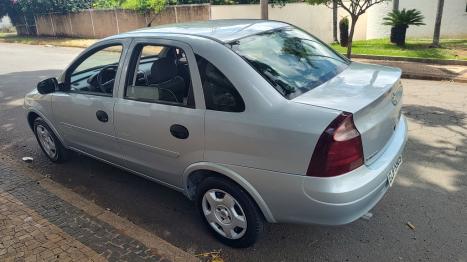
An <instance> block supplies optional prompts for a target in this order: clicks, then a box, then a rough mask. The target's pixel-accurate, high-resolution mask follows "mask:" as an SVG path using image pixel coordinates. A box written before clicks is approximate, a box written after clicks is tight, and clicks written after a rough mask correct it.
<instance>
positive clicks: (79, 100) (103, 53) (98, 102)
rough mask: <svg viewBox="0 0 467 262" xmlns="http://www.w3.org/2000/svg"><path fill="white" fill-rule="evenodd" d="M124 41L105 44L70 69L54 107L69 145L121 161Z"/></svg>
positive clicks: (54, 99)
mask: <svg viewBox="0 0 467 262" xmlns="http://www.w3.org/2000/svg"><path fill="white" fill-rule="evenodd" d="M124 44H125V43H123V42H118V41H117V42H115V41H113V42H110V43H104V44H102V45H100V46H98V47H95V48H93V49H91V50H89V51H87V52H85V53H84V54H83V55H81V56H80V57H79V58H78V59H77V60H76V61H75V62H74V63H72V65H71V66H70V67H69V69H68V70H67V71H66V73H65V75H64V79H63V87H62V88H61V89H62V91H60V92H56V93H54V95H53V98H52V110H53V115H54V118H55V121H56V122H57V123H58V129H59V131H60V133H61V134H62V136H63V137H64V140H65V143H66V144H67V146H70V147H72V148H74V149H77V150H80V151H83V152H85V153H89V154H91V155H93V156H96V157H99V158H101V159H104V160H107V161H111V162H114V163H118V160H119V159H121V158H122V156H121V150H120V148H119V146H118V145H117V143H116V138H115V129H114V111H113V110H114V105H115V100H116V98H115V96H116V93H117V92H116V91H117V88H116V87H117V85H115V83H117V82H118V81H116V80H118V77H119V75H120V71H121V66H120V65H121V64H122V63H123V61H122V60H123V59H122V57H123V55H122V53H123V50H124Z"/></svg>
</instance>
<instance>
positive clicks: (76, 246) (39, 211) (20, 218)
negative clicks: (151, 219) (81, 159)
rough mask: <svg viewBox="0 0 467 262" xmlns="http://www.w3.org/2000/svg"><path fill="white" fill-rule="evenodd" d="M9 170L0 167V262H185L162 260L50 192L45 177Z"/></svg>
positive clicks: (139, 244)
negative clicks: (45, 184) (44, 183)
mask: <svg viewBox="0 0 467 262" xmlns="http://www.w3.org/2000/svg"><path fill="white" fill-rule="evenodd" d="M2 159H3V160H5V157H2ZM6 166H10V165H8V164H7V165H5V164H4V165H2V166H0V261H22V260H24V261H107V260H109V261H169V259H170V260H172V261H186V260H187V259H182V258H181V257H178V258H177V257H176V256H173V257H169V259H168V258H167V257H166V258H164V257H162V256H161V255H159V254H158V253H157V250H153V249H151V248H149V247H147V246H145V245H144V244H143V243H141V242H140V241H138V240H136V239H133V238H131V237H129V236H127V235H125V234H123V233H122V232H120V231H119V230H118V229H116V228H114V227H113V226H112V225H109V224H108V223H106V222H104V221H102V220H99V219H98V218H96V217H94V216H91V215H90V214H88V213H86V212H85V211H83V210H82V209H80V208H77V207H76V206H73V205H72V204H70V203H68V202H67V201H65V200H63V199H61V198H60V197H58V196H56V195H55V194H53V193H52V192H50V191H48V190H47V189H46V188H44V187H42V186H41V181H44V180H43V179H41V180H37V177H36V178H33V177H30V176H27V175H25V174H24V173H23V172H24V169H22V168H19V169H17V168H15V167H13V169H11V168H7V167H6Z"/></svg>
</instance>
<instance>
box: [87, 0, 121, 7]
mask: <svg viewBox="0 0 467 262" xmlns="http://www.w3.org/2000/svg"><path fill="white" fill-rule="evenodd" d="M122 3H123V0H96V1H94V2H93V3H92V7H93V8H118V7H120V6H121V5H122Z"/></svg>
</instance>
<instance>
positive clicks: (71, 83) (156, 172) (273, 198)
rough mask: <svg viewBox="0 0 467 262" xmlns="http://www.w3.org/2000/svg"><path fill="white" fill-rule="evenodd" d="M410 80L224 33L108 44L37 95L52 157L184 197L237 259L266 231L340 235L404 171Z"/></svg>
mask: <svg viewBox="0 0 467 262" xmlns="http://www.w3.org/2000/svg"><path fill="white" fill-rule="evenodd" d="M400 77H401V71H400V70H399V69H396V68H390V67H383V66H376V65H370V64H361V63H356V62H352V61H350V60H348V59H346V58H345V57H343V56H341V55H340V54H338V53H336V52H335V51H334V50H332V49H331V48H330V47H329V46H327V45H326V44H324V43H323V42H322V41H320V40H319V39H317V38H316V37H313V36H312V35H310V34H308V33H306V32H304V31H303V30H300V29H298V28H296V27H294V26H292V25H289V24H286V23H283V22H277V21H263V20H218V21H207V22H198V23H188V24H175V25H165V26H161V27H153V28H146V29H141V30H137V31H133V32H128V33H124V34H120V35H117V36H112V37H109V38H106V39H103V40H101V41H99V42H97V43H96V44H94V45H92V46H91V47H89V48H88V49H86V50H85V51H84V52H82V53H81V54H80V55H79V56H78V57H77V58H76V59H75V60H74V61H73V62H72V63H71V64H70V65H69V66H68V67H67V68H66V69H65V71H64V72H63V74H62V75H61V76H60V77H59V78H58V79H57V78H50V79H46V80H44V81H42V82H40V83H39V84H38V86H37V89H36V90H34V91H32V92H31V93H29V94H27V95H26V98H25V108H26V111H27V121H28V122H29V125H30V126H31V128H32V130H33V132H34V134H35V135H36V137H37V140H38V143H39V145H40V147H41V148H42V150H43V151H44V153H45V154H46V155H47V157H48V158H50V160H52V161H53V162H63V161H65V160H67V159H68V158H69V156H70V152H71V151H75V152H79V153H82V154H85V155H88V156H90V157H93V158H96V159H99V160H101V161H104V162H106V163H109V164H112V165H115V166H117V167H120V168H123V169H126V170H128V171H129V172H132V173H134V174H137V175H140V176H143V177H145V178H148V179H150V180H153V181H156V182H158V183H161V184H164V185H166V186H168V187H171V188H173V189H175V190H178V191H180V192H182V193H183V194H185V195H186V196H187V197H188V198H189V199H191V200H193V201H194V202H195V203H196V207H197V210H198V212H199V213H200V216H201V218H202V220H203V222H204V223H205V224H206V226H207V228H208V229H209V230H210V231H211V232H212V233H213V234H214V236H215V237H217V238H218V239H219V240H220V241H222V242H223V243H225V244H227V245H230V246H234V247H247V246H250V245H251V244H253V243H254V242H255V241H256V240H257V238H258V235H259V233H260V232H261V230H262V228H263V224H264V222H265V221H267V222H270V223H278V222H280V223H306V224H322V225H341V224H346V223H350V222H352V221H354V220H356V219H358V218H359V217H361V216H362V215H364V214H366V213H367V212H368V211H369V210H370V209H372V208H373V207H374V206H375V205H376V204H377V203H378V201H379V200H380V199H381V198H382V197H383V195H384V194H385V193H386V191H387V190H388V189H389V188H390V187H391V185H392V184H393V182H394V179H395V176H396V174H397V171H398V169H399V167H400V165H401V163H402V153H403V150H404V147H405V143H406V140H407V124H406V120H405V118H404V116H403V115H401V105H402V102H401V99H402V92H403V89H402V85H401V82H400Z"/></svg>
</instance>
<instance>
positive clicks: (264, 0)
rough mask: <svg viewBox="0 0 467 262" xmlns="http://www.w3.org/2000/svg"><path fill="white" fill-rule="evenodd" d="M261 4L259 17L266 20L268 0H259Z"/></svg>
mask: <svg viewBox="0 0 467 262" xmlns="http://www.w3.org/2000/svg"><path fill="white" fill-rule="evenodd" d="M259 4H260V5H261V19H264V20H267V19H269V18H268V4H269V3H268V0H260V1H259Z"/></svg>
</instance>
